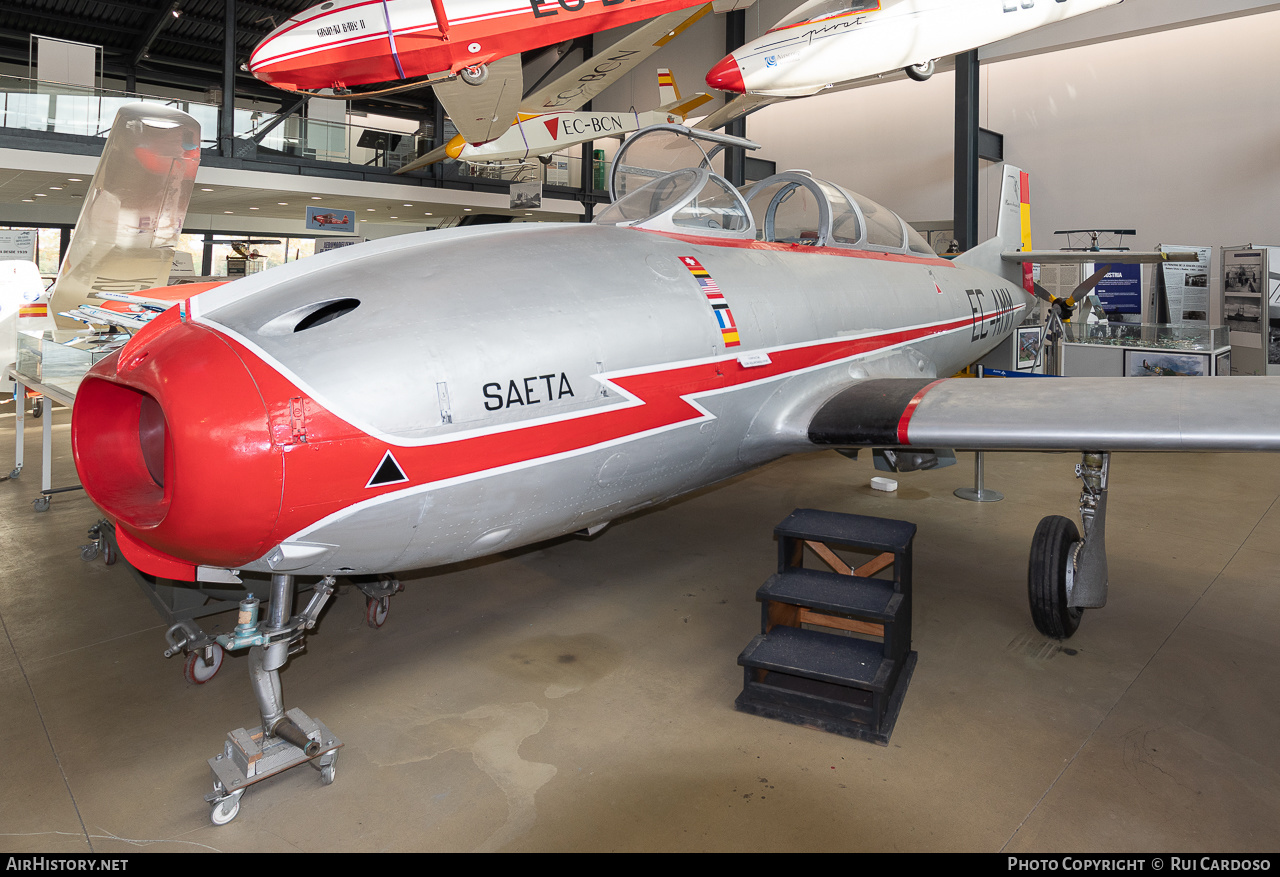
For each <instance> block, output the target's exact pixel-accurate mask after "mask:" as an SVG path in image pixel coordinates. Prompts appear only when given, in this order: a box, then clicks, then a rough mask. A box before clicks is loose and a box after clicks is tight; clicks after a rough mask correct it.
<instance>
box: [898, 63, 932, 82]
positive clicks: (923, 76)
mask: <svg viewBox="0 0 1280 877" xmlns="http://www.w3.org/2000/svg"><path fill="white" fill-rule="evenodd" d="M936 68H937V62H936V61H925V62H924V63H923V64H912V65H911V66H910V67H906V68H904V69H905V71H906V74H907V75H908V76H910V77H911V78H912V79H914V80H915V81H916V82H924V81H925V80H927V79H928V78H929V77H930V76H932V75H933V71H934V70H935V69H936Z"/></svg>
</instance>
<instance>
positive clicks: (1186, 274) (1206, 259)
mask: <svg viewBox="0 0 1280 877" xmlns="http://www.w3.org/2000/svg"><path fill="white" fill-rule="evenodd" d="M1160 249H1161V251H1163V252H1165V253H1174V252H1192V253H1195V254H1196V261H1194V262H1163V263H1161V264H1160V268H1159V273H1160V279H1161V280H1162V281H1163V283H1164V295H1165V302H1166V303H1167V304H1168V307H1169V322H1170V323H1172V324H1173V325H1175V326H1192V325H1198V326H1208V325H1209V310H1210V308H1209V272H1210V267H1211V259H1212V258H1213V250H1212V249H1211V248H1210V247H1184V246H1174V245H1170V244H1161V246H1160Z"/></svg>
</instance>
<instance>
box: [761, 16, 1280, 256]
mask: <svg viewBox="0 0 1280 877" xmlns="http://www.w3.org/2000/svg"><path fill="white" fill-rule="evenodd" d="M1130 2H1133V0H1130ZM1125 5H1126V6H1127V5H1128V4H1125ZM1277 45H1280V12H1268V13H1263V14H1258V15H1251V16H1248V17H1243V18H1233V19H1229V20H1222V21H1215V22H1212V23H1208V24H1201V25H1197V26H1195V27H1188V28H1181V29H1178V30H1171V31H1164V32H1160V33H1152V34H1146V35H1143V36H1138V37H1133V38H1129V39H1125V40H1120V41H1111V42H1104V43H1099V44H1096V45H1090V46H1083V47H1079V48H1073V49H1067V50H1063V51H1058V52H1052V53H1049V54H1045V55H1036V56H1030V57H1024V58H1017V59H1014V60H1008V61H1001V62H997V63H993V64H989V65H984V66H983V69H982V124H983V126H984V127H986V128H990V129H992V130H995V131H999V132H1000V133H1002V134H1004V136H1005V156H1006V159H1007V160H1008V161H1011V162H1013V163H1014V164H1017V165H1019V166H1021V167H1023V168H1024V169H1025V170H1027V171H1029V172H1030V173H1031V175H1032V212H1033V234H1034V240H1035V245H1036V246H1037V247H1043V248H1054V247H1058V246H1061V245H1063V242H1062V241H1061V240H1058V239H1055V238H1054V236H1053V234H1052V232H1053V231H1054V230H1055V229H1060V228H1078V227H1087V226H1095V225H1096V226H1110V227H1115V228H1120V227H1129V228H1136V229H1137V230H1138V238H1137V240H1136V241H1135V242H1134V246H1136V247H1149V246H1154V245H1155V244H1157V243H1160V242H1170V243H1180V244H1206V245H1212V246H1215V247H1216V246H1222V245H1234V244H1241V243H1247V242H1251V241H1252V242H1254V243H1259V244H1263V243H1280V211H1278V210H1277V204H1280V87H1277V85H1278V84H1280V53H1277V52H1276V51H1275V47H1276V46H1277ZM953 101H954V78H953V77H952V76H951V75H950V74H939V75H937V76H935V77H934V78H933V79H932V80H930V81H929V82H927V83H923V84H921V83H914V82H909V81H899V82H892V83H884V84H880V85H876V86H874V87H868V88H858V89H853V90H850V91H846V92H841V93H837V94H831V95H825V96H819V97H814V98H808V99H805V100H800V101H792V102H789V103H785V104H780V105H777V106H773V107H769V108H767V109H765V110H762V111H761V112H759V113H757V114H755V115H753V116H751V117H750V118H749V119H748V123H747V131H748V136H749V137H751V138H752V139H754V140H757V141H759V142H760V143H762V144H763V147H764V148H763V149H761V150H760V153H759V156H760V157H761V158H768V159H773V160H775V161H777V163H778V167H779V169H782V168H785V167H804V168H807V169H809V170H812V171H813V172H814V173H815V174H817V175H818V176H823V177H828V178H830V179H832V180H834V181H835V182H838V183H842V184H846V185H848V186H849V187H850V188H853V189H855V190H857V191H860V192H862V193H863V194H866V195H868V196H869V197H871V198H874V199H876V200H878V201H882V202H884V203H885V204H886V205H887V206H890V207H892V208H894V209H896V210H897V211H898V212H900V213H901V214H902V215H903V216H904V217H905V218H906V219H908V220H910V221H924V220H936V219H946V218H948V217H950V216H951V210H952V208H951V202H952V183H951V166H952V150H953V146H952V141H953V137H954V134H953V119H954V112H953ZM991 176H993V177H994V175H991ZM993 185H994V183H991V184H990V185H988V186H984V191H986V193H987V194H988V195H992V193H990V191H989V189H990V188H991V186H993ZM987 200H988V201H993V200H994V197H988V198H987ZM986 212H987V211H985V210H984V215H985V213H986ZM990 232H991V229H990V228H987V229H986V231H985V233H987V234H989V233H990Z"/></svg>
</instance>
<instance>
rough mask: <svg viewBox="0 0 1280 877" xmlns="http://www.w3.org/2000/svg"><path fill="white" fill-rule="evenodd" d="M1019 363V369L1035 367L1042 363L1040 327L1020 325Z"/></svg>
mask: <svg viewBox="0 0 1280 877" xmlns="http://www.w3.org/2000/svg"><path fill="white" fill-rule="evenodd" d="M1017 349H1018V363H1017V368H1018V370H1019V371H1026V370H1027V369H1031V368H1035V367H1036V366H1037V365H1039V364H1040V327H1039V326H1019V327H1018V348H1017Z"/></svg>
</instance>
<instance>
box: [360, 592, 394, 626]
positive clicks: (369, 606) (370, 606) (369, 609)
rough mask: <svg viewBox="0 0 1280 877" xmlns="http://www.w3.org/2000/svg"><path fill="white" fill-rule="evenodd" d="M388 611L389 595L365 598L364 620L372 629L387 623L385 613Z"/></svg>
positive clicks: (389, 609) (389, 608)
mask: <svg viewBox="0 0 1280 877" xmlns="http://www.w3.org/2000/svg"><path fill="white" fill-rule="evenodd" d="M390 611H391V598H390V597H369V598H367V599H366V600H365V620H366V621H367V622H368V623H369V626H370V627H372V628H373V629H374V630H377V629H378V628H380V627H382V625H384V624H386V623H387V613H388V612H390Z"/></svg>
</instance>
